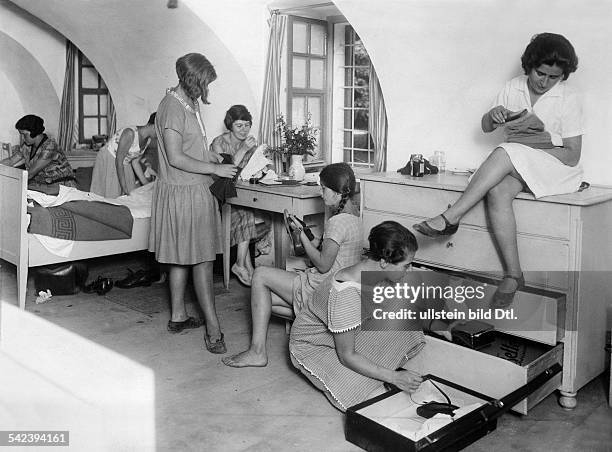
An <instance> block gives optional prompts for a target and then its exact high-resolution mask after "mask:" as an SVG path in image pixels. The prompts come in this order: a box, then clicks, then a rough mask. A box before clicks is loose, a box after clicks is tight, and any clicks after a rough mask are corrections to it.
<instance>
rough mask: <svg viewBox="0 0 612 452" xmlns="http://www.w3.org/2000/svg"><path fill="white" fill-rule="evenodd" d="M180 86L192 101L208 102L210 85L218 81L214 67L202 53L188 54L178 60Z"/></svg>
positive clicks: (177, 72)
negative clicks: (199, 99) (198, 99)
mask: <svg viewBox="0 0 612 452" xmlns="http://www.w3.org/2000/svg"><path fill="white" fill-rule="evenodd" d="M176 75H177V76H178V79H179V85H180V86H181V88H183V90H184V91H185V93H186V94H187V95H188V96H189V97H190V98H191V99H194V100H195V99H197V98H198V97H199V98H201V99H202V102H204V103H205V104H209V103H210V102H208V85H209V84H210V83H212V82H214V81H215V80H216V79H217V73H216V72H215V68H214V66H213V65H212V64H211V62H210V61H208V59H207V58H206V57H205V56H204V55H202V54H201V53H188V54H187V55H183V56H182V57H180V58H179V59H178V60H176Z"/></svg>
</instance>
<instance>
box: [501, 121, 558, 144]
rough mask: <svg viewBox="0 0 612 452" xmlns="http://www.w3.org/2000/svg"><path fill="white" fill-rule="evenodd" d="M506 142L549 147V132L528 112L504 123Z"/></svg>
mask: <svg viewBox="0 0 612 452" xmlns="http://www.w3.org/2000/svg"><path fill="white" fill-rule="evenodd" d="M505 129H506V142H508V143H520V144H524V145H525V146H529V147H532V148H535V149H551V148H554V147H555V146H554V145H553V144H552V140H551V137H550V133H548V132H546V131H545V130H544V123H543V122H542V120H541V119H540V118H538V117H537V116H536V115H535V114H533V113H528V114H526V115H523V116H521V117H519V118H518V119H515V120H512V121H509V122H507V123H506V125H505Z"/></svg>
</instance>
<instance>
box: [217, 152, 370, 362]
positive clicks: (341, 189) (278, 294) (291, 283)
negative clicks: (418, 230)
mask: <svg viewBox="0 0 612 452" xmlns="http://www.w3.org/2000/svg"><path fill="white" fill-rule="evenodd" d="M320 180H321V197H322V198H323V202H324V203H325V205H326V206H327V207H329V208H330V209H331V210H332V211H333V212H334V214H333V215H332V216H331V218H329V219H328V220H327V221H326V222H325V225H324V227H323V237H322V239H321V240H322V243H321V244H320V245H321V246H319V247H317V246H316V245H315V244H314V243H312V242H311V241H310V240H309V239H308V236H307V235H306V233H305V232H304V230H303V229H302V228H301V227H300V237H299V240H300V241H301V244H302V245H303V247H304V250H305V252H306V255H307V256H308V258H309V259H310V261H311V262H312V264H313V265H312V266H311V267H309V268H307V269H306V270H305V271H302V272H299V273H297V272H292V271H287V270H282V269H280V268H274V267H265V266H261V267H257V268H256V269H255V273H254V275H253V284H252V288H251V317H252V319H253V331H252V334H251V345H250V347H249V348H248V349H247V350H245V351H243V352H241V353H238V354H236V355H234V356H231V357H227V358H224V359H223V360H222V361H223V363H224V364H225V365H227V366H231V367H263V366H266V365H267V364H268V354H267V350H266V338H267V334H268V324H269V322H270V314H271V313H272V312H273V313H275V314H277V315H281V316H283V317H290V316H292V315H293V314H296V315H297V313H298V312H299V311H300V309H301V308H302V306H304V304H305V303H306V302H307V300H308V299H309V298H310V297H311V296H312V294H313V293H314V291H315V289H316V288H317V287H318V285H319V284H320V283H321V281H323V280H324V279H325V278H326V277H327V275H328V274H330V273H333V272H335V271H337V270H339V269H340V268H342V267H347V266H349V265H353V264H354V263H356V262H359V260H360V258H361V252H362V240H363V239H362V238H363V234H362V228H361V220H360V219H359V209H358V207H357V206H356V205H355V204H354V203H353V200H352V198H353V195H354V194H355V174H354V173H353V170H352V169H351V167H350V166H349V165H347V164H346V163H332V164H331V165H327V166H326V167H325V168H323V170H322V171H321V174H320ZM290 221H293V223H294V224H295V223H297V222H298V220H297V219H296V218H295V217H294V216H293V215H291V220H290Z"/></svg>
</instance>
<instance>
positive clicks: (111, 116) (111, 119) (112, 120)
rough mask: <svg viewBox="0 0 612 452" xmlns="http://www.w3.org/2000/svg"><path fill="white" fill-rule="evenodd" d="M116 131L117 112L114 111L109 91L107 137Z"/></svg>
mask: <svg viewBox="0 0 612 452" xmlns="http://www.w3.org/2000/svg"><path fill="white" fill-rule="evenodd" d="M116 131H117V113H116V112H115V104H113V99H112V98H111V95H110V93H108V117H107V131H106V133H107V134H108V136H109V137H112V136H113V135H114V134H115V132H116Z"/></svg>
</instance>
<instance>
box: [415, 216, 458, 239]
mask: <svg viewBox="0 0 612 452" xmlns="http://www.w3.org/2000/svg"><path fill="white" fill-rule="evenodd" d="M440 216H441V217H442V219H443V220H444V229H434V228H432V227H431V226H429V224H427V221H421V222H420V223H417V224H413V225H412V227H413V228H414V230H415V231H418V232H420V233H421V234H423V235H426V236H427V237H440V236H444V235H453V234H454V233H455V232H457V230H458V229H459V223H457V224H452V223H451V222H450V221H448V220H447V219H446V217H445V216H444V214H443V213H441V214H440Z"/></svg>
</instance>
